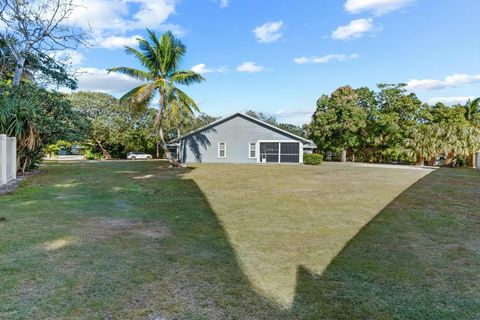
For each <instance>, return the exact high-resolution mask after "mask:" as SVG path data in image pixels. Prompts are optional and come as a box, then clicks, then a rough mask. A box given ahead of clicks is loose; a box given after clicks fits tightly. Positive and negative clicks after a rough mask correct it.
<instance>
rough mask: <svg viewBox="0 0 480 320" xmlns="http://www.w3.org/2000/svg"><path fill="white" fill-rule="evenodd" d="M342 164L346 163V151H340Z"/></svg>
mask: <svg viewBox="0 0 480 320" xmlns="http://www.w3.org/2000/svg"><path fill="white" fill-rule="evenodd" d="M341 161H342V162H347V150H342V160H341Z"/></svg>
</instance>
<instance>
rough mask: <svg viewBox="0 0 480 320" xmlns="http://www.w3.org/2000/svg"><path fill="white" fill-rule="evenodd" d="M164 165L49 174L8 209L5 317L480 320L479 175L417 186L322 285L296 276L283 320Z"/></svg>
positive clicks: (212, 216) (435, 178) (187, 184)
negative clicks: (478, 319) (477, 316)
mask: <svg viewBox="0 0 480 320" xmlns="http://www.w3.org/2000/svg"><path fill="white" fill-rule="evenodd" d="M164 165H166V164H164ZM152 166H157V164H156V163H150V162H105V163H93V164H90V165H88V166H86V165H83V164H81V165H78V164H65V165H63V166H58V167H57V166H56V167H51V168H47V173H46V174H45V175H44V176H39V177H35V181H32V183H31V184H30V186H29V188H25V189H22V190H20V191H19V192H18V193H17V194H14V195H11V196H8V197H6V198H4V199H2V202H1V205H2V210H3V211H4V212H2V215H5V216H6V217H7V218H8V222H7V223H6V224H5V226H4V228H3V229H2V233H3V234H2V235H0V240H2V239H5V240H6V243H5V245H6V246H5V247H6V248H11V250H10V249H8V250H7V251H6V252H1V255H0V259H1V260H0V261H1V262H2V270H5V272H4V273H3V274H2V281H4V285H2V287H1V288H0V301H2V304H1V305H0V318H2V316H5V317H8V318H11V319H22V318H29V317H30V318H31V317H32V316H35V317H36V318H104V319H122V318H132V319H155V318H159V319H162V318H165V319H391V318H403V319H408V318H411V319H415V318H432V319H451V318H462V317H463V318H471V319H474V318H475V317H474V316H473V315H474V312H475V310H479V309H480V308H478V307H480V306H479V305H478V301H477V300H478V299H476V298H475V297H476V296H478V295H479V294H480V290H479V286H478V284H477V283H476V282H475V281H473V282H474V283H473V284H472V279H475V278H476V277H477V276H478V267H477V266H478V265H479V263H480V258H479V253H478V247H479V246H478V245H479V244H480V239H479V236H478V223H479V222H480V218H479V216H478V214H473V213H472V212H471V208H473V207H474V206H475V205H477V206H476V208H478V207H479V206H478V205H479V203H478V201H479V200H478V199H479V194H478V193H479V192H480V191H479V190H480V185H479V182H478V175H476V176H474V177H473V178H472V177H471V176H469V175H466V174H465V175H463V173H464V172H465V171H462V170H438V171H435V172H433V173H431V174H429V175H427V176H425V177H424V178H422V179H420V180H419V181H417V182H416V183H415V184H413V185H412V186H411V187H409V188H408V189H407V190H405V191H404V192H403V193H402V194H400V195H399V196H397V197H396V198H395V200H393V201H392V202H391V203H390V204H389V205H388V206H387V207H386V208H384V209H383V210H382V211H381V212H380V213H379V214H378V215H377V216H376V217H375V218H374V219H373V220H371V221H370V222H369V223H368V224H367V225H365V226H364V227H363V228H362V229H361V230H360V231H359V232H358V233H357V235H356V236H355V237H354V238H352V239H351V240H350V241H349V242H348V244H347V245H346V246H345V247H344V249H343V250H342V251H341V252H340V253H339V254H338V255H337V256H336V257H335V258H334V259H333V260H332V261H331V263H330V264H329V266H328V267H327V268H326V269H325V270H324V272H323V273H322V274H320V275H317V274H315V273H313V272H311V271H310V270H309V269H308V268H306V267H304V266H302V265H300V266H298V268H297V280H296V287H295V296H294V301H293V304H292V306H291V308H290V309H285V308H284V307H282V306H280V305H278V304H276V303H274V302H272V301H271V300H270V299H268V298H267V297H265V296H263V295H261V294H259V293H258V291H257V290H255V288H253V286H252V283H251V282H250V280H249V279H248V277H247V276H246V275H245V273H244V270H242V267H241V263H240V262H239V261H238V258H237V256H236V252H235V249H234V248H233V246H232V244H231V243H230V240H229V238H228V236H227V232H226V230H225V228H224V226H223V225H222V223H221V222H220V221H219V219H218V217H217V214H216V213H215V211H214V210H213V209H212V207H211V205H210V203H209V201H208V199H207V198H206V196H205V194H204V193H203V192H202V190H201V189H200V187H199V186H198V185H197V183H196V182H195V181H194V180H193V179H190V178H189V176H188V175H186V173H188V172H189V170H191V169H188V170H175V169H166V168H164V167H158V168H157V167H156V168H155V169H158V170H159V173H158V174H157V173H154V174H152V168H153V167H152ZM159 166H162V164H159ZM67 173H68V174H67ZM136 177H137V178H138V177H141V179H136ZM475 179H476V180H475ZM451 184H455V185H454V186H453V187H452V186H451ZM465 187H467V188H469V189H468V190H467V191H466V190H465ZM59 192H61V193H62V196H63V197H64V198H63V199H60V200H59V199H58V198H57V197H58V193H59ZM32 196H33V198H34V199H35V202H34V203H31V204H28V203H27V204H22V200H27V199H29V198H31V197H32ZM465 221H468V222H469V223H468V224H467V223H465ZM85 228H90V229H91V230H87V229H85ZM140 231H141V232H140ZM467 231H468V232H467ZM458 232H461V233H460V234H458ZM99 234H101V235H99ZM152 235H156V236H152ZM2 237H3V238H2ZM59 239H60V240H63V241H59ZM65 239H67V240H68V241H70V240H71V242H68V243H67V242H66V241H67V240H65ZM39 244H47V247H46V248H47V249H49V250H44V249H43V250H38V247H39V246H38V245H39ZM475 250H477V251H475ZM468 292H470V294H469V293H468ZM472 292H473V294H472Z"/></svg>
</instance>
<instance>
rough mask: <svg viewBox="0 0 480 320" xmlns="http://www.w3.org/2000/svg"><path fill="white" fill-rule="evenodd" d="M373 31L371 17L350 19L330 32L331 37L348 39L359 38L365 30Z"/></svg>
mask: <svg viewBox="0 0 480 320" xmlns="http://www.w3.org/2000/svg"><path fill="white" fill-rule="evenodd" d="M372 31H374V27H373V19H372V18H368V19H357V20H352V21H350V23H349V24H347V25H345V26H340V27H338V28H337V29H336V30H335V31H333V32H332V39H339V40H348V39H352V38H360V37H362V36H363V35H364V34H365V33H367V32H372Z"/></svg>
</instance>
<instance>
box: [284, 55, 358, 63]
mask: <svg viewBox="0 0 480 320" xmlns="http://www.w3.org/2000/svg"><path fill="white" fill-rule="evenodd" d="M358 57H359V55H358V54H356V53H354V54H349V55H347V54H327V55H325V56H322V57H316V56H313V57H301V58H296V59H293V61H295V63H298V64H307V63H328V62H330V61H332V60H337V61H340V62H345V61H348V60H352V59H357V58H358Z"/></svg>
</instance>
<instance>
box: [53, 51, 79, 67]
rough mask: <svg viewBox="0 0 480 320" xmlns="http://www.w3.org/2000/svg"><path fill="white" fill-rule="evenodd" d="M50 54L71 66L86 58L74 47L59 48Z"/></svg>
mask: <svg viewBox="0 0 480 320" xmlns="http://www.w3.org/2000/svg"><path fill="white" fill-rule="evenodd" d="M49 56H50V57H52V58H55V60H57V61H61V62H64V63H65V64H66V65H70V66H77V65H79V64H81V63H82V62H83V61H84V60H85V57H84V56H83V54H81V53H80V52H78V51H77V50H73V49H65V50H58V51H55V52H52V53H51V54H49Z"/></svg>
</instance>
